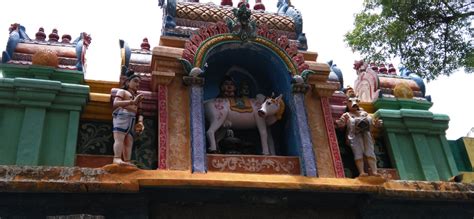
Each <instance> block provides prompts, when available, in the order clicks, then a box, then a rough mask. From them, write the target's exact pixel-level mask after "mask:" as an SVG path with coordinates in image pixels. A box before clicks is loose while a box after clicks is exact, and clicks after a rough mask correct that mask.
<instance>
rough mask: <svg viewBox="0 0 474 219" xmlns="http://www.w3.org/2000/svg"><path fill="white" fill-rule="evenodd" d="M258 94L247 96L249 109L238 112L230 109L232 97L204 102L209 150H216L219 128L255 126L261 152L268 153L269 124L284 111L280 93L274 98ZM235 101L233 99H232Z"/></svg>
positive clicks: (277, 118) (278, 118)
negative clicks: (254, 96) (208, 124)
mask: <svg viewBox="0 0 474 219" xmlns="http://www.w3.org/2000/svg"><path fill="white" fill-rule="evenodd" d="M262 97H263V95H261V94H258V95H257V98H256V99H254V98H249V101H250V105H251V111H250V112H238V111H235V110H233V109H232V105H233V104H232V103H233V101H234V99H233V98H215V99H211V100H208V101H206V102H204V110H205V113H206V119H207V120H208V121H209V123H210V126H209V129H208V130H207V132H206V134H207V138H208V140H209V144H210V146H209V152H211V153H213V152H216V151H217V144H218V143H219V141H220V140H222V139H216V131H217V130H218V129H219V128H235V129H250V128H255V127H257V129H258V132H259V134H260V142H261V144H262V154H264V155H269V154H270V148H269V140H270V141H271V142H273V141H272V139H269V138H271V134H270V130H269V126H270V125H272V124H274V123H275V122H277V121H278V120H280V119H281V118H282V116H283V113H284V111H285V103H284V102H283V98H282V95H280V96H278V97H276V98H267V99H265V100H264V98H262ZM234 102H235V101H234Z"/></svg>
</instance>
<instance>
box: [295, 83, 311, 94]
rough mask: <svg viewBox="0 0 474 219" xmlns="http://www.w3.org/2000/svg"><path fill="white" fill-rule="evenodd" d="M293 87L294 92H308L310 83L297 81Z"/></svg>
mask: <svg viewBox="0 0 474 219" xmlns="http://www.w3.org/2000/svg"><path fill="white" fill-rule="evenodd" d="M291 88H292V90H293V93H303V94H304V93H306V91H308V89H309V85H308V84H305V83H296V84H292V85H291Z"/></svg>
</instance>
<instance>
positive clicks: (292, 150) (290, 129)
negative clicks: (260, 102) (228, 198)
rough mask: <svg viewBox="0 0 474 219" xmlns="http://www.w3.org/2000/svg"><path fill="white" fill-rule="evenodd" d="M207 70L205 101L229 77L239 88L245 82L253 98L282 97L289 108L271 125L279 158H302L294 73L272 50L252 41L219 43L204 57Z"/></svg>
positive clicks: (205, 72) (204, 67)
mask: <svg viewBox="0 0 474 219" xmlns="http://www.w3.org/2000/svg"><path fill="white" fill-rule="evenodd" d="M201 68H202V69H203V70H204V75H203V76H204V79H205V84H204V94H203V100H204V101H206V100H208V99H212V98H215V97H217V96H218V94H219V85H220V83H221V82H222V81H223V79H224V77H225V76H226V74H227V75H229V76H231V77H232V78H233V79H234V81H235V82H236V86H237V87H240V85H241V83H242V81H246V82H247V84H248V85H249V87H250V91H251V94H250V96H251V97H255V95H256V94H258V93H261V94H264V95H266V96H271V95H272V92H274V93H275V95H279V94H283V97H284V101H285V103H286V105H287V107H286V109H285V113H284V116H283V119H282V120H281V121H279V122H277V123H276V124H274V125H273V126H272V133H273V137H274V140H275V142H276V144H275V148H276V151H277V154H278V155H287V156H299V154H300V152H299V149H298V148H299V147H297V145H300V142H299V138H298V137H297V136H298V132H297V128H296V126H297V123H296V118H295V116H294V113H293V112H294V107H293V106H292V105H291V104H292V103H293V101H292V89H291V80H292V74H291V72H290V71H289V70H288V69H289V68H288V66H287V64H286V63H285V61H283V60H282V59H281V57H280V56H279V55H278V54H276V53H275V51H273V50H272V49H271V48H268V47H267V46H265V45H261V44H259V43H257V42H253V41H247V42H242V41H225V42H221V43H219V44H216V45H215V46H213V47H212V48H210V49H209V51H208V52H207V53H206V55H205V56H204V57H203V61H202V64H201Z"/></svg>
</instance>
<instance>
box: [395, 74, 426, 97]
mask: <svg viewBox="0 0 474 219" xmlns="http://www.w3.org/2000/svg"><path fill="white" fill-rule="evenodd" d="M399 71H400V76H402V77H409V78H411V79H412V80H414V81H415V82H416V84H417V85H418V87H420V91H421V94H422V95H423V96H425V93H426V87H425V82H424V81H423V79H422V78H420V76H418V75H417V74H415V73H414V72H412V71H410V69H408V68H407V67H405V66H401V67H400V68H399ZM426 98H427V99H429V100H430V101H431V97H430V96H428V97H426Z"/></svg>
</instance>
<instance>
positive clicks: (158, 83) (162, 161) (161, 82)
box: [152, 71, 175, 169]
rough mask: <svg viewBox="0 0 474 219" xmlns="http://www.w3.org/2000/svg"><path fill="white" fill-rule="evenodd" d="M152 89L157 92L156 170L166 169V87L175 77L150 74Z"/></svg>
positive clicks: (167, 74) (172, 74)
mask: <svg viewBox="0 0 474 219" xmlns="http://www.w3.org/2000/svg"><path fill="white" fill-rule="evenodd" d="M152 77H153V78H152V84H153V87H152V89H153V90H155V91H156V92H157V97H158V100H157V104H158V107H157V109H158V113H157V114H158V169H166V168H167V166H166V157H167V153H168V142H169V140H168V85H169V84H170V83H171V81H172V80H173V78H174V77H175V73H174V72H158V71H153V73H152Z"/></svg>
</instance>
